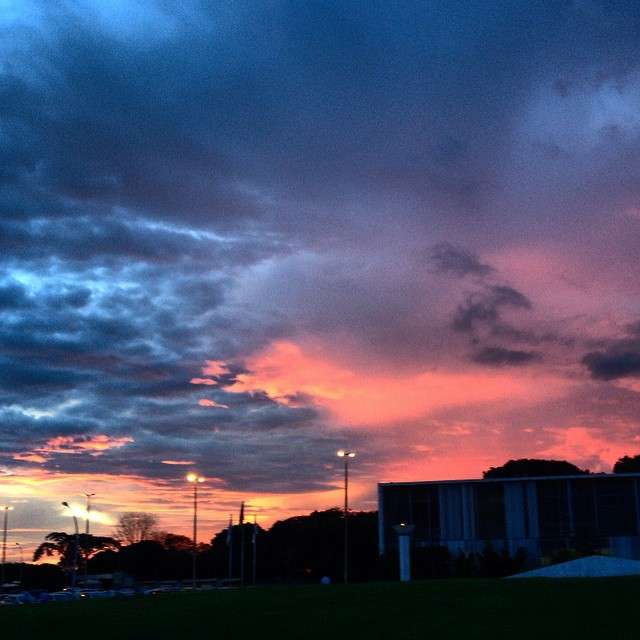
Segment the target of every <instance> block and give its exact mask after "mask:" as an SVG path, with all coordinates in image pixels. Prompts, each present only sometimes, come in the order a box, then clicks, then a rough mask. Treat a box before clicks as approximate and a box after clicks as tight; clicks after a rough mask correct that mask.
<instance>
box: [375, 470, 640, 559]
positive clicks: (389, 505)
mask: <svg viewBox="0 0 640 640" xmlns="http://www.w3.org/2000/svg"><path fill="white" fill-rule="evenodd" d="M378 518H379V525H378V526H379V549H380V554H381V555H384V554H385V553H386V552H388V551H390V550H391V551H393V550H395V549H396V548H397V535H396V533H395V531H394V529H393V527H394V525H397V524H400V523H405V524H410V525H413V526H414V529H413V544H414V546H417V547H427V546H444V547H447V548H448V549H449V551H450V552H451V553H453V554H457V553H459V552H464V553H478V552H481V551H482V550H483V549H484V548H485V547H486V546H487V544H488V543H489V544H491V546H492V547H493V548H494V549H496V550H500V549H507V550H508V552H509V553H510V554H514V553H515V552H516V551H517V550H518V549H520V548H522V549H525V550H526V551H527V556H528V558H529V561H530V562H531V563H533V564H535V563H540V562H541V561H544V559H545V558H547V557H550V556H551V555H552V554H554V553H556V552H558V551H559V550H561V549H593V550H597V551H600V552H604V553H610V554H611V555H615V556H619V557H624V558H633V559H640V473H637V474H636V473H633V474H624V475H622V474H620V475H615V474H590V475H577V476H554V477H540V478H504V479H487V480H453V481H442V482H390V483H382V484H379V485H378Z"/></svg>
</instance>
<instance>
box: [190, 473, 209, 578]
mask: <svg viewBox="0 0 640 640" xmlns="http://www.w3.org/2000/svg"><path fill="white" fill-rule="evenodd" d="M204 480H205V479H204V478H203V477H202V476H199V475H198V474H196V473H188V474H187V482H191V483H192V484H193V559H192V562H193V564H192V567H191V586H192V588H193V589H195V588H196V555H197V549H198V485H199V484H201V483H202V482H204Z"/></svg>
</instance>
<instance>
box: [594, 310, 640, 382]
mask: <svg viewBox="0 0 640 640" xmlns="http://www.w3.org/2000/svg"><path fill="white" fill-rule="evenodd" d="M626 333H627V335H626V336H625V337H622V338H619V339H617V340H610V341H608V342H605V344H604V345H603V347H604V348H603V349H601V350H599V351H591V352H589V353H587V354H585V356H584V357H583V358H582V364H584V365H585V366H586V367H587V369H588V370H589V372H590V373H591V377H592V378H595V379H598V380H616V379H618V378H627V377H637V376H640V323H638V322H634V323H631V324H629V325H628V326H627V327H626Z"/></svg>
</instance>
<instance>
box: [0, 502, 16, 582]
mask: <svg viewBox="0 0 640 640" xmlns="http://www.w3.org/2000/svg"><path fill="white" fill-rule="evenodd" d="M2 510H3V511H4V526H3V529H2V575H1V577H0V583H1V584H0V586H1V585H2V584H4V581H5V564H6V562H7V527H8V525H9V511H13V507H10V506H9V505H6V504H5V505H3V506H2Z"/></svg>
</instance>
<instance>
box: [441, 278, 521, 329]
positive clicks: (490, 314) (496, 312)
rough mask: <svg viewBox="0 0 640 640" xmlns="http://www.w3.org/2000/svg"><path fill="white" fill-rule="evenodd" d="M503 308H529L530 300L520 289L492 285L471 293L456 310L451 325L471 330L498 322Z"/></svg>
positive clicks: (494, 324) (497, 323)
mask: <svg viewBox="0 0 640 640" xmlns="http://www.w3.org/2000/svg"><path fill="white" fill-rule="evenodd" d="M505 309H525V310H526V309H531V302H530V301H529V299H528V298H527V297H526V296H525V295H524V294H523V293H521V292H520V291H518V290H516V289H514V288H513V287H509V286H506V285H492V286H487V287H485V288H483V289H482V290H481V291H478V292H475V293H472V294H471V295H469V296H468V297H467V299H466V300H465V302H464V303H463V304H461V305H460V306H459V307H458V309H457V310H456V313H455V316H454V318H453V323H452V326H453V328H454V329H455V330H456V331H460V332H465V333H467V332H472V331H474V330H475V329H476V328H477V327H478V326H481V325H486V326H489V327H495V326H498V325H499V324H500V320H501V312H502V311H504V310H505Z"/></svg>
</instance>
